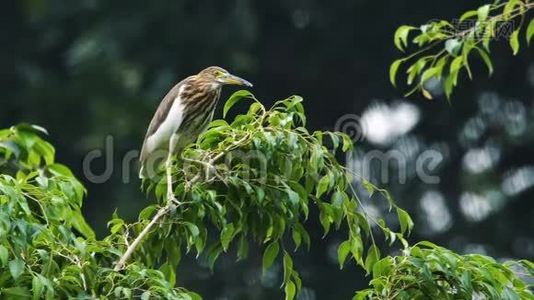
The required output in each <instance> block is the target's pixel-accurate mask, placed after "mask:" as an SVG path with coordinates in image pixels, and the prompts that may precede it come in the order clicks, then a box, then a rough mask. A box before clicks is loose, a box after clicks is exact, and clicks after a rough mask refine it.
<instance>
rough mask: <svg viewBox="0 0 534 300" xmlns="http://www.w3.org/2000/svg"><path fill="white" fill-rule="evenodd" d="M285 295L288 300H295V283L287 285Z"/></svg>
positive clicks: (290, 282) (291, 282)
mask: <svg viewBox="0 0 534 300" xmlns="http://www.w3.org/2000/svg"><path fill="white" fill-rule="evenodd" d="M284 291H285V294H286V300H293V299H295V294H296V287H295V284H294V283H293V281H289V282H288V283H286V286H285V288H284Z"/></svg>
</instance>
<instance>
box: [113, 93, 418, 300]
mask: <svg viewBox="0 0 534 300" xmlns="http://www.w3.org/2000/svg"><path fill="white" fill-rule="evenodd" d="M244 99H249V100H251V101H252V104H251V105H250V107H249V109H248V111H247V113H245V114H239V115H237V116H236V117H235V118H234V119H233V121H232V122H231V123H228V122H226V121H225V120H216V121H214V122H212V123H211V124H210V125H209V128H208V129H207V130H206V131H205V132H204V133H203V134H202V135H201V136H200V137H199V139H198V141H197V143H196V144H193V145H191V146H190V147H188V148H187V149H185V150H184V151H183V152H182V155H181V157H180V159H178V160H177V161H176V164H175V165H174V167H173V173H174V178H175V180H176V186H175V196H176V198H177V199H179V200H180V204H179V205H174V204H172V203H168V202H167V199H166V192H165V191H166V189H167V187H166V179H165V178H162V179H161V180H159V181H157V182H147V185H148V188H147V190H148V191H154V193H155V195H156V197H157V199H158V200H159V203H160V204H159V206H157V205H152V206H150V207H148V208H146V209H145V210H143V212H141V214H140V216H139V222H138V223H137V224H133V225H129V226H127V225H125V224H123V223H121V221H120V220H119V221H112V222H111V223H112V231H114V232H122V233H123V234H126V235H127V236H132V234H131V231H132V230H133V232H135V233H136V234H135V235H134V236H137V238H139V236H140V234H141V233H140V232H141V231H142V230H144V229H145V228H146V227H147V226H150V224H151V221H152V220H154V219H159V218H160V217H159V215H158V214H157V213H158V212H161V211H162V209H165V208H166V207H170V208H169V213H166V214H165V216H164V217H163V218H162V219H160V220H159V221H158V224H159V225H158V228H157V229H156V230H153V231H151V233H149V234H147V237H146V240H145V241H144V242H143V243H142V246H141V247H140V248H141V249H140V250H139V251H137V254H136V255H135V257H136V260H141V261H144V262H145V263H146V264H148V265H152V264H161V265H162V270H164V271H165V273H166V274H167V276H168V278H170V280H171V281H172V280H173V279H174V278H175V274H174V272H175V271H174V270H175V269H176V266H177V265H178V263H179V261H180V256H181V252H182V251H181V250H182V249H184V250H185V251H190V250H191V249H195V251H196V253H197V256H198V255H201V254H205V256H206V257H207V259H208V261H209V262H210V266H211V267H213V265H214V263H215V261H216V260H217V258H218V257H219V255H220V254H221V253H222V252H225V251H227V250H228V249H229V248H230V247H231V245H232V244H233V245H235V247H236V248H237V256H238V258H239V259H243V258H245V257H247V253H248V249H249V243H250V242H255V243H259V244H263V245H265V250H264V254H263V269H264V270H266V269H268V268H269V267H270V266H271V265H272V264H273V262H274V261H275V260H276V259H280V260H281V261H282V262H283V267H284V277H283V286H284V289H285V292H286V298H287V299H293V297H294V295H295V294H296V292H298V290H299V289H300V287H301V279H300V277H299V275H298V273H297V272H296V270H295V268H294V265H293V259H292V256H291V252H292V251H291V250H290V249H291V248H293V249H295V250H296V249H298V248H299V247H300V246H302V245H303V246H306V247H308V248H309V247H310V243H311V241H310V236H309V234H308V231H307V230H306V229H305V226H304V222H305V221H306V220H307V219H308V217H309V216H310V215H312V214H311V213H310V210H314V209H315V210H317V211H318V221H319V222H320V224H321V225H322V227H323V229H324V235H325V236H326V235H327V234H328V233H329V232H330V230H331V229H332V227H334V228H335V229H339V228H340V227H342V226H344V227H346V228H347V229H348V232H349V235H348V237H347V238H346V240H345V241H344V242H342V243H341V245H340V246H339V251H338V256H339V263H340V265H341V266H342V265H343V264H344V263H345V260H346V259H347V258H348V257H349V255H350V256H351V257H352V259H354V260H355V261H356V262H357V263H358V264H359V265H361V266H363V267H364V268H365V269H366V270H368V271H369V272H370V271H371V270H372V267H373V264H374V263H375V262H376V261H377V260H378V259H380V252H379V250H378V248H377V247H376V245H375V241H374V237H373V233H372V231H371V225H370V223H369V222H370V220H371V221H373V222H375V223H376V225H377V226H378V227H379V228H380V229H381V230H382V231H383V233H384V234H385V236H386V238H388V239H390V241H391V242H394V241H395V240H400V241H401V242H402V243H403V244H404V245H406V246H407V243H406V241H405V240H404V238H403V234H404V233H406V232H407V231H409V230H410V229H411V228H412V226H413V222H412V220H411V219H410V217H409V215H408V214H407V213H406V212H405V211H404V210H402V209H401V208H399V207H397V206H395V204H394V203H393V201H392V200H391V198H390V197H389V195H388V194H387V192H386V191H384V190H380V189H378V188H376V187H375V186H373V185H372V184H370V183H369V182H366V181H364V185H365V187H366V188H367V189H368V190H369V192H370V193H371V194H372V193H373V192H375V191H376V192H378V193H380V194H382V195H383V196H384V197H385V198H387V199H388V201H389V205H390V207H391V208H395V212H396V213H397V215H398V218H399V221H400V223H401V225H402V226H401V232H399V233H395V232H393V231H391V230H390V229H389V228H387V227H386V224H385V222H384V221H383V220H376V221H375V220H373V219H370V218H369V216H367V215H366V213H365V211H364V210H362V209H360V208H361V203H360V200H359V199H358V198H357V196H356V194H355V193H354V190H353V189H352V186H351V184H352V182H353V178H352V176H351V175H350V173H349V172H348V171H347V170H346V169H345V168H344V167H343V166H342V165H341V164H339V163H338V161H337V160H336V158H335V151H336V150H337V149H339V148H340V149H341V150H342V151H348V150H349V149H351V148H352V141H351V140H350V138H349V137H348V136H346V135H345V134H341V133H336V132H323V131H315V132H313V133H310V132H308V130H307V129H306V128H305V127H304V126H305V123H306V117H305V113H304V108H303V105H302V98H301V97H298V96H293V97H290V98H288V99H285V100H282V101H278V102H276V103H275V104H274V105H273V107H271V108H270V109H268V110H267V109H266V108H265V107H264V106H263V105H262V104H261V103H260V102H259V101H258V100H257V99H256V98H254V96H253V95H252V94H250V93H249V92H247V91H239V92H236V93H235V94H234V95H232V96H231V97H230V99H229V100H228V101H227V102H226V105H225V107H224V113H225V114H226V113H227V112H228V110H229V109H230V108H231V107H232V106H233V105H234V104H235V103H237V102H238V101H240V100H244ZM162 177H163V176H162ZM313 215H315V214H313ZM369 239H370V243H369V242H368V240H369ZM288 240H292V243H293V245H292V246H291V247H290V246H289V245H288V243H289V242H288ZM133 244H134V243H130V245H133Z"/></svg>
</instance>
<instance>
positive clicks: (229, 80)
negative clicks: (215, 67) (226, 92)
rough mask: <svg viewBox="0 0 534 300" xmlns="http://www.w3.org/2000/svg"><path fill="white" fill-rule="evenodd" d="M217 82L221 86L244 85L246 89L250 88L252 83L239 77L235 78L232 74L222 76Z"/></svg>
mask: <svg viewBox="0 0 534 300" xmlns="http://www.w3.org/2000/svg"><path fill="white" fill-rule="evenodd" d="M219 81H220V82H221V83H223V84H235V85H244V86H248V87H252V83H250V82H248V81H246V80H245V79H243V78H241V77H237V76H235V75H232V74H228V75H224V76H222V77H220V78H219Z"/></svg>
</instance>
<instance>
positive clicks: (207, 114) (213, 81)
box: [139, 66, 252, 197]
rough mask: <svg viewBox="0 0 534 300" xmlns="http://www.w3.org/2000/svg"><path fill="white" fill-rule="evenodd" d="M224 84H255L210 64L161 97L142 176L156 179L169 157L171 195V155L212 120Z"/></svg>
mask: <svg viewBox="0 0 534 300" xmlns="http://www.w3.org/2000/svg"><path fill="white" fill-rule="evenodd" d="M225 85H240V86H246V87H252V84H251V83H250V82H248V81H247V80H245V79H243V78H240V77H238V76H235V75H232V74H230V72H228V71H227V70H225V69H223V68H221V67H217V66H211V67H208V68H205V69H203V70H202V71H200V72H199V73H198V74H196V75H192V76H189V77H187V78H185V79H184V80H182V81H180V82H179V83H177V84H176V85H174V87H173V88H172V89H171V90H170V91H169V92H168V93H167V94H166V96H165V97H164V98H163V100H161V103H160V104H159V106H158V108H157V109H156V112H155V113H154V116H153V117H152V120H151V121H150V124H149V126H148V129H147V132H146V135H145V139H144V141H143V145H142V147H141V154H140V157H139V160H140V164H141V168H140V172H139V177H140V178H142V179H146V178H154V177H155V176H156V175H157V173H158V169H159V167H160V163H159V162H161V160H162V159H165V158H166V163H165V167H166V171H167V194H168V197H172V196H173V195H172V177H171V173H170V167H171V164H172V157H173V155H175V154H179V153H180V152H181V151H182V150H183V148H185V146H187V145H188V144H190V143H193V142H195V141H196V139H197V137H198V136H199V135H200V134H201V133H202V132H203V131H204V130H205V129H206V127H207V126H208V124H209V123H210V122H211V120H212V119H213V114H214V111H215V107H216V104H217V102H218V100H219V98H220V96H221V90H222V87H223V86H225Z"/></svg>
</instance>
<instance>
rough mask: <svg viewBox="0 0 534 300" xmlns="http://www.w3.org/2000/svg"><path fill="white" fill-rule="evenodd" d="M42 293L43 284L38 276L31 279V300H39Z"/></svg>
mask: <svg viewBox="0 0 534 300" xmlns="http://www.w3.org/2000/svg"><path fill="white" fill-rule="evenodd" d="M43 291H44V284H43V281H42V280H41V278H40V277H39V276H35V277H33V279H32V293H33V299H40V297H41V295H42V294H43Z"/></svg>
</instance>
